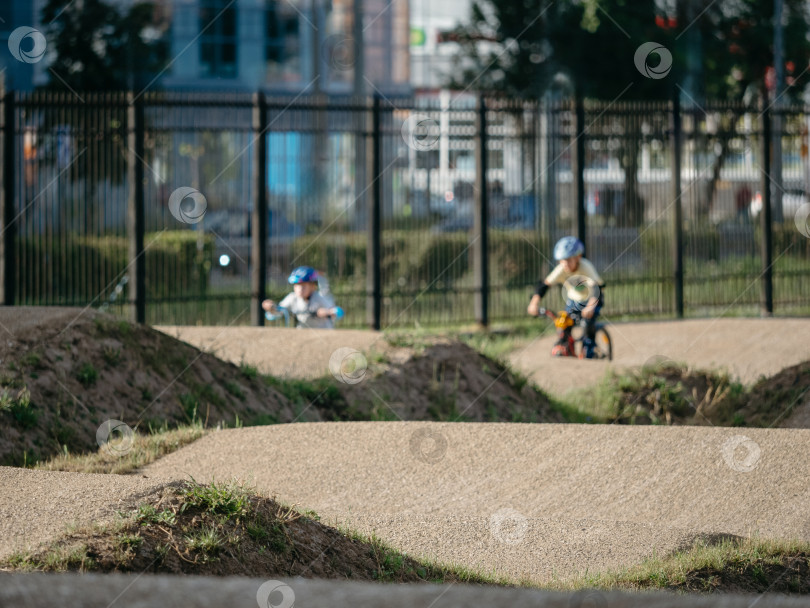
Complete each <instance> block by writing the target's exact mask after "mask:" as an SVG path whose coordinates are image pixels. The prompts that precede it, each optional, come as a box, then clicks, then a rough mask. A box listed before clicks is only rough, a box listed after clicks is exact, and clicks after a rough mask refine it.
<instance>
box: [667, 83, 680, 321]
mask: <svg viewBox="0 0 810 608" xmlns="http://www.w3.org/2000/svg"><path fill="white" fill-rule="evenodd" d="M671 125H672V132H671V134H670V144H671V146H672V149H671V151H672V178H671V179H672V203H673V215H672V222H673V234H672V237H673V251H672V255H673V257H672V260H673V271H674V277H673V278H674V279H675V315H676V316H677V317H678V318H679V319H683V205H682V203H681V194H682V192H681V145H682V141H681V137H682V130H681V98H680V93H679V92H678V90H677V89H675V92H674V93H673V96H672V123H671Z"/></svg>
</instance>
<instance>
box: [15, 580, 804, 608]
mask: <svg viewBox="0 0 810 608" xmlns="http://www.w3.org/2000/svg"><path fill="white" fill-rule="evenodd" d="M266 584H267V586H266ZM276 584H283V585H284V591H283V593H284V595H282V591H280V590H279V591H276V592H275V593H274V594H273V595H272V596H269V597H265V595H264V594H263V595H262V599H263V600H265V601H264V602H263V603H264V604H269V605H271V606H276V607H277V608H292V606H293V602H294V605H295V606H301V607H305V608H469V607H471V606H474V607H479V606H480V607H484V606H485V607H487V608H488V607H490V606H508V607H509V608H539V607H541V606H542V607H543V608H602V607H609V608H687V607H688V608H710V607H711V608H751V606H752V605H753V603H756V606H757V608H803V607H804V606H806V605H807V599H806V598H801V597H799V598H795V597H794V598H790V597H785V596H782V595H776V594H774V595H764V596H753V597H752V596H750V595H749V596H744V595H721V596H718V595H704V596H696V595H674V594H671V593H667V594H664V593H635V594H633V593H619V592H610V593H607V592H606V593H601V592H599V591H586V592H581V593H578V594H563V593H549V592H543V591H534V590H530V589H501V588H494V587H477V586H468V585H381V584H379V583H356V582H348V581H321V580H307V579H300V578H292V579H280V580H273V581H265V580H262V579H250V578H241V577H228V578H214V577H210V578H207V577H201V576H165V575H163V576H154V575H150V574H146V575H140V574H138V575H134V574H133V575H120V574H106V575H99V574H84V575H75V574H57V575H53V574H52V575H47V574H19V575H13V576H5V577H4V576H3V575H2V574H0V605H2V606H14V607H15V608H16V607H24V608H52V607H53V606H69V607H70V608H110V607H111V606H113V605H114V606H115V608H146V607H147V606H149V607H153V606H166V607H169V606H171V607H180V606H194V608H256V607H257V606H258V605H259V604H258V603H257V596H258V595H259V591H260V590H261V589H265V590H267V589H269V588H272V587H274V586H275V585H276ZM266 600H270V601H269V602H268V601H266ZM285 600H288V601H285Z"/></svg>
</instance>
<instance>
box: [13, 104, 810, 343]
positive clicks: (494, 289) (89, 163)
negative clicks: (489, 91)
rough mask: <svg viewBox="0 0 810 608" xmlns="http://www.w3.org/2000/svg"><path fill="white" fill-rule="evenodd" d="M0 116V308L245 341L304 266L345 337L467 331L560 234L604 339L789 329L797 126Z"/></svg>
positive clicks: (460, 108) (798, 204)
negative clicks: (771, 323)
mask: <svg viewBox="0 0 810 608" xmlns="http://www.w3.org/2000/svg"><path fill="white" fill-rule="evenodd" d="M1 115H2V118H3V124H2V134H1V135H2V146H0V151H1V152H2V164H0V166H1V167H2V172H3V173H2V184H3V188H2V194H1V195H0V207H2V212H1V213H0V219H2V222H3V226H2V237H1V238H0V254H1V255H2V265H0V271H1V272H2V273H3V278H2V281H0V286H1V287H2V290H3V293H2V302H3V303H4V304H6V305H21V304H27V305H71V306H104V307H107V308H110V309H111V310H114V311H118V312H120V313H123V314H128V315H131V316H132V317H133V318H135V319H139V320H145V321H147V322H149V323H155V324H158V323H161V324H170V323H177V324H193V323H205V324H211V323H219V324H231V323H233V324H239V323H247V322H252V323H263V322H264V317H263V313H262V311H261V308H260V301H261V299H262V298H263V297H265V296H266V295H269V296H271V297H276V298H278V297H281V296H282V295H283V293H285V292H286V291H287V287H288V286H287V285H286V282H285V279H286V277H287V275H288V274H289V272H290V270H291V269H292V268H294V267H296V266H298V265H304V264H306V265H311V266H314V267H316V268H318V269H319V270H321V271H323V272H325V274H326V276H327V277H328V279H329V282H330V285H331V289H332V291H333V293H334V294H335V297H336V300H337V301H338V303H339V304H340V305H341V306H342V307H343V308H344V309H345V310H346V311H347V316H346V318H345V321H344V323H345V325H346V326H363V325H369V326H372V327H380V328H385V327H391V326H402V325H413V324H414V323H420V324H426V325H439V324H442V325H444V324H454V323H465V322H470V321H479V322H482V323H488V322H490V321H493V320H502V319H510V318H517V317H521V316H523V315H524V314H525V307H526V303H527V301H528V296H529V294H530V293H531V289H532V286H533V285H534V283H535V282H536V281H537V280H538V278H541V277H542V276H543V275H544V273H545V272H547V271H548V270H550V266H551V264H552V263H551V261H550V258H551V250H552V247H553V244H554V242H555V241H556V239H558V238H559V237H561V236H563V235H565V234H578V235H579V236H580V237H582V238H583V239H584V241H585V243H586V247H587V253H586V255H587V256H588V257H589V258H591V259H592V261H593V262H594V263H595V265H596V267H597V268H598V269H599V270H600V271H601V272H602V274H603V276H604V278H605V279H606V281H607V284H608V288H607V290H606V293H605V298H606V306H605V310H604V314H605V315H606V316H607V317H608V318H617V317H619V316H621V315H653V316H657V317H671V316H681V315H709V314H711V315H714V314H757V313H759V312H762V311H764V312H766V313H771V312H774V311H776V312H778V313H780V314H807V313H808V312H810V282H808V281H807V280H803V279H804V277H806V276H807V273H808V272H809V271H810V238H808V235H810V227H809V226H808V223H807V216H808V214H809V213H810V205H808V203H807V194H806V193H807V173H808V159H807V124H808V122H807V121H808V113H807V112H806V110H805V108H803V107H800V108H795V107H792V108H780V109H779V110H778V111H777V110H776V109H773V108H763V109H760V108H752V107H745V106H742V105H739V106H735V105H730V104H720V103H712V104H707V105H705V106H704V107H688V108H687V107H684V108H680V107H678V105H677V104H676V103H659V102H656V103H653V102H645V103H638V102H626V103H625V102H616V103H609V104H608V103H604V102H591V101H585V102H583V103H579V104H577V103H574V102H571V101H567V100H566V101H556V102H524V101H515V100H503V99H487V98H476V97H471V96H458V97H456V96H454V95H453V94H450V93H442V94H439V95H436V96H433V97H424V98H408V99H381V98H376V99H365V98H364V99H351V98H341V99H336V98H325V97H318V98H304V97H298V98H283V99H282V98H269V97H265V96H264V95H261V94H257V95H223V94H200V93H194V94H181V93H155V94H152V93H150V94H147V95H143V96H139V97H135V96H133V95H131V94H124V93H116V94H106V95H97V94H92V95H91V94H83V95H81V96H80V95H71V94H54V93H40V92H38V93H33V94H26V95H22V94H19V93H14V92H10V93H7V94H5V95H4V96H3V97H2V114H1ZM771 128H773V131H774V132H776V133H780V134H781V138H780V140H779V142H778V143H780V144H781V154H774V153H773V150H774V149H775V150H776V151H777V152H778V151H779V147H776V148H772V146H769V145H764V144H765V143H766V142H769V141H771V139H770V138H769V137H764V138H763V129H765V130H766V131H767V130H769V129H771ZM775 161H776V162H775ZM779 161H781V171H779V170H778V168H779V167H778V165H779ZM775 169H777V170H776V171H775ZM779 174H781V176H782V178H781V180H780V179H777V178H776V175H779ZM771 178H774V179H771ZM771 199H773V200H771ZM552 298H558V295H557V294H554V295H553V296H552ZM553 304H556V305H559V304H560V302H559V300H554V301H553Z"/></svg>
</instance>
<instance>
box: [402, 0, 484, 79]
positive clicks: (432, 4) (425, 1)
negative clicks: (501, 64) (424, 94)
mask: <svg viewBox="0 0 810 608" xmlns="http://www.w3.org/2000/svg"><path fill="white" fill-rule="evenodd" d="M410 5H411V7H410V8H411V84H412V85H413V88H414V89H415V90H417V91H433V90H436V89H440V88H442V87H444V86H446V84H447V81H448V77H449V74H451V73H452V71H453V58H454V57H455V56H456V55H457V53H458V51H459V45H458V44H457V43H455V42H454V41H453V38H454V36H453V32H454V30H455V29H456V28H457V27H458V25H459V24H460V23H466V22H467V21H469V18H470V8H471V6H472V2H471V0H453V1H452V2H436V1H435V0H433V1H431V0H411V2H410Z"/></svg>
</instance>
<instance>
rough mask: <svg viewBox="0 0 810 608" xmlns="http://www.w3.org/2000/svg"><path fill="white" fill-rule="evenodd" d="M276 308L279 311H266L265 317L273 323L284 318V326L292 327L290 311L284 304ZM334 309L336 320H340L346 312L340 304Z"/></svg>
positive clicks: (333, 316)
mask: <svg viewBox="0 0 810 608" xmlns="http://www.w3.org/2000/svg"><path fill="white" fill-rule="evenodd" d="M276 310H277V311H278V312H277V313H273V312H269V311H265V312H264V318H265V319H267V320H268V321H270V322H271V323H274V322H275V321H280V320H282V319H283V320H284V325H283V327H290V317H291V315H290V311H289V310H288V309H286V308H284V307H282V306H276ZM334 311H335V314H334V315H332V318H333V319H334V320H335V321H340V320H341V319H342V318H343V317H344V315H345V314H346V313H345V312H344V311H343V309H342V308H341V307H340V306H335V307H334Z"/></svg>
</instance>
